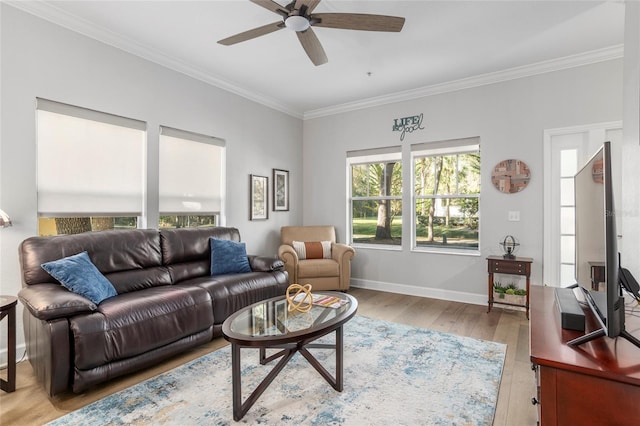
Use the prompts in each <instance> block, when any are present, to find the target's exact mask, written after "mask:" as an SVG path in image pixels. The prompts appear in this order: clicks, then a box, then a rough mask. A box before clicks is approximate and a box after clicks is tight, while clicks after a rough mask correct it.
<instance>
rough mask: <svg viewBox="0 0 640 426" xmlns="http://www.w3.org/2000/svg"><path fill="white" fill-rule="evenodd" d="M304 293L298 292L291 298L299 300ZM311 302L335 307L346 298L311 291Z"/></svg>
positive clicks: (302, 297) (342, 303)
mask: <svg viewBox="0 0 640 426" xmlns="http://www.w3.org/2000/svg"><path fill="white" fill-rule="evenodd" d="M304 297H305V294H303V293H301V294H298V295H297V296H296V297H294V298H293V300H294V301H296V302H301V301H302V300H304ZM311 299H312V303H313V304H314V305H317V306H322V307H325V308H334V309H337V308H339V307H340V306H343V305H345V304H346V303H347V300H344V299H341V298H339V297H337V296H329V295H326V294H313V293H311Z"/></svg>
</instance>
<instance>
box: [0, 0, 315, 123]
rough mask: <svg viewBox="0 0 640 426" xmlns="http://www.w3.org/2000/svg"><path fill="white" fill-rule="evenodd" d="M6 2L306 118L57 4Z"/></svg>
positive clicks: (168, 66) (296, 116) (277, 108)
mask: <svg viewBox="0 0 640 426" xmlns="http://www.w3.org/2000/svg"><path fill="white" fill-rule="evenodd" d="M4 2H5V3H6V4H8V5H10V6H12V7H15V8H16V9H19V10H22V11H23V12H27V13H29V14H31V15H34V16H37V17H38V18H41V19H44V20H46V21H49V22H52V23H54V24H56V25H60V26H62V27H64V28H67V29H69V30H71V31H74V32H77V33H80V34H82V35H84V36H87V37H89V38H92V39H95V40H98V41H100V42H102V43H105V44H107V45H110V46H113V47H115V48H118V49H120V50H124V51H125V52H128V53H131V54H133V55H135V56H138V57H141V58H143V59H146V60H148V61H151V62H154V63H157V64H159V65H162V66H164V67H166V68H169V69H172V70H174V71H177V72H179V73H182V74H185V75H188V76H190V77H193V78H195V79H197V80H200V81H203V82H205V83H207V84H210V85H212V86H215V87H218V88H220V89H223V90H226V91H228V92H231V93H233V94H236V95H238V96H242V97H243V98H246V99H249V100H251V101H254V102H257V103H259V104H262V105H264V106H267V107H269V108H272V109H275V110H277V111H280V112H283V113H285V114H288V115H291V116H293V117H295V118H303V115H302V113H301V112H300V111H296V110H295V109H293V108H291V107H290V106H288V105H286V104H284V103H282V102H280V101H278V100H276V99H273V98H270V97H268V96H265V95H262V94H260V93H256V92H252V91H249V90H246V89H244V88H242V87H240V86H238V85H236V84H234V83H232V82H230V81H228V80H225V79H223V78H221V77H219V76H216V75H213V74H211V73H210V72H206V71H204V70H202V69H199V68H197V67H194V66H192V65H188V64H186V63H184V62H182V61H178V60H176V59H174V58H171V57H169V56H167V55H165V54H164V53H162V52H160V51H158V50H156V49H153V48H151V47H149V46H146V45H144V44H141V43H138V42H136V41H133V40H131V39H128V38H125V37H122V36H121V35H119V34H117V33H115V32H113V31H109V30H106V29H104V28H101V27H98V26H96V25H95V24H92V23H91V22H89V21H87V20H84V19H81V18H79V17H78V16H76V15H72V14H69V13H67V12H65V11H63V10H62V9H60V8H58V7H56V6H55V4H52V3H44V2H40V1H26V2H25V1H15V0H5V1H4Z"/></svg>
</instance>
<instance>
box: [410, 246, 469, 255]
mask: <svg viewBox="0 0 640 426" xmlns="http://www.w3.org/2000/svg"><path fill="white" fill-rule="evenodd" d="M411 251H412V252H414V253H431V254H446V255H454V256H472V257H478V256H480V255H481V253H480V250H475V249H474V250H464V249H453V248H441V249H440V248H433V247H413V248H412V249H411Z"/></svg>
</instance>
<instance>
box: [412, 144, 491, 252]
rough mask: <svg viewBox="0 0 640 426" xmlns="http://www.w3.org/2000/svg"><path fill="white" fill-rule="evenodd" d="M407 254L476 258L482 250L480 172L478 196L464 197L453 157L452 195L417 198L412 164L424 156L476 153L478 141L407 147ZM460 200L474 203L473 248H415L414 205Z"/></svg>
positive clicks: (467, 195)
mask: <svg viewBox="0 0 640 426" xmlns="http://www.w3.org/2000/svg"><path fill="white" fill-rule="evenodd" d="M410 148H411V155H410V161H411V173H410V179H411V251H412V252H419V253H438V254H456V255H468V256H479V255H480V254H481V250H482V243H481V232H480V223H481V219H480V208H479V207H480V201H481V194H482V185H481V183H482V172H480V176H479V182H478V184H479V185H480V188H479V191H478V193H475V194H467V193H461V192H460V191H459V178H458V172H459V167H458V163H457V162H458V161H459V159H458V158H456V192H455V193H452V194H442V195H437V194H436V195H417V194H416V187H417V185H416V177H415V175H416V161H417V160H418V159H420V158H425V157H440V156H452V155H456V156H458V155H463V154H472V153H477V154H480V138H479V137H470V138H464V139H452V140H446V141H437V142H426V143H419V144H414V145H411V147H410ZM480 161H481V162H480V167H481V170H482V159H481V160H480ZM460 198H465V199H468V198H475V199H477V200H478V247H477V248H456V247H437V246H419V245H418V242H417V229H418V218H417V214H416V210H417V203H418V202H419V200H429V199H431V200H437V199H460Z"/></svg>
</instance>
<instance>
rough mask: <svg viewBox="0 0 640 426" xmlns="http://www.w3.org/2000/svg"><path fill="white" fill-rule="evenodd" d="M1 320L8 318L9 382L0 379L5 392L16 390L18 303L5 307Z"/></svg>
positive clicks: (1, 387) (0, 386)
mask: <svg viewBox="0 0 640 426" xmlns="http://www.w3.org/2000/svg"><path fill="white" fill-rule="evenodd" d="M3 308H6V309H3V310H2V313H1V314H0V315H1V316H0V320H2V319H3V318H4V317H5V316H6V317H7V380H4V379H0V389H2V390H3V391H5V392H13V391H15V390H16V301H15V300H14V301H13V302H12V303H10V304H9V305H7V306H3Z"/></svg>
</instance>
